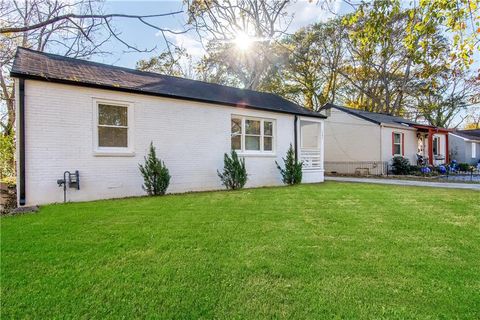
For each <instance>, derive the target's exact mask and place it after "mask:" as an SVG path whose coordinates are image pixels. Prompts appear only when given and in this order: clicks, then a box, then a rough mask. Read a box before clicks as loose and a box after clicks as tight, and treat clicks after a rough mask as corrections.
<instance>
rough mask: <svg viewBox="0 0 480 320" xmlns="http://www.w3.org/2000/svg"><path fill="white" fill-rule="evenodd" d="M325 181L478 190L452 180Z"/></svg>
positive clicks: (479, 188)
mask: <svg viewBox="0 0 480 320" xmlns="http://www.w3.org/2000/svg"><path fill="white" fill-rule="evenodd" d="M325 180H327V181H343V182H362V183H379V184H391V185H400V186H418V187H435V188H450V189H470V190H478V191H480V184H473V183H452V182H429V181H415V180H397V179H375V178H355V177H328V176H326V177H325Z"/></svg>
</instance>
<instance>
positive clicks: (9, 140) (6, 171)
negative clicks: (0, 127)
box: [0, 133, 15, 178]
mask: <svg viewBox="0 0 480 320" xmlns="http://www.w3.org/2000/svg"><path fill="white" fill-rule="evenodd" d="M14 154H15V141H14V139H13V135H3V134H1V133H0V178H3V177H12V176H14V175H15V158H14Z"/></svg>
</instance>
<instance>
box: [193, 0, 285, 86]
mask: <svg viewBox="0 0 480 320" xmlns="http://www.w3.org/2000/svg"><path fill="white" fill-rule="evenodd" d="M185 2H186V4H187V8H188V14H189V21H188V22H189V24H190V25H192V26H193V27H194V28H195V29H196V30H197V32H198V34H199V35H200V37H201V38H202V39H204V41H205V42H207V43H208V45H207V52H208V55H207V56H206V57H205V58H204V59H203V62H202V67H203V69H204V70H206V71H207V72H209V73H210V74H215V73H217V74H216V75H214V76H213V77H214V78H216V79H218V80H221V81H227V83H230V84H236V85H238V86H241V87H244V88H248V89H257V88H258V87H259V86H260V84H261V80H262V78H263V77H265V74H266V73H267V72H268V70H269V68H270V67H271V66H272V65H273V64H274V61H273V60H272V59H271V58H272V56H273V54H274V52H273V50H272V48H273V45H274V43H275V41H276V40H277V39H279V38H281V36H282V35H283V34H284V33H285V31H286V30H287V28H288V25H289V23H290V22H291V18H292V16H291V15H289V14H288V13H287V10H286V9H287V7H288V5H289V4H290V1H289V0H272V1H263V0H227V1H217V0H187V1H185ZM225 72H228V75H226V73H225Z"/></svg>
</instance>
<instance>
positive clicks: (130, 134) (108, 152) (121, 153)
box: [92, 98, 135, 157]
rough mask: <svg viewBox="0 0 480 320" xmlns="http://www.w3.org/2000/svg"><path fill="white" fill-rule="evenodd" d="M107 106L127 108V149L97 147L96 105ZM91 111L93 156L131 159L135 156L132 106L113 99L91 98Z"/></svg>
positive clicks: (130, 103)
mask: <svg viewBox="0 0 480 320" xmlns="http://www.w3.org/2000/svg"><path fill="white" fill-rule="evenodd" d="M99 104H109V105H115V106H122V107H126V108H127V124H128V125H127V127H126V128H127V147H126V148H115V147H108V148H107V147H99V146H98V127H99V125H98V105H99ZM92 110H93V155H94V156H100V157H132V156H135V149H134V133H135V130H134V128H135V114H134V104H133V103H132V102H127V101H119V100H113V99H101V98H92Z"/></svg>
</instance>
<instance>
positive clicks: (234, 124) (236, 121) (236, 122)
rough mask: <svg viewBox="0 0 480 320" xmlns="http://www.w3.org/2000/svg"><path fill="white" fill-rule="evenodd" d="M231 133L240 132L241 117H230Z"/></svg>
mask: <svg viewBox="0 0 480 320" xmlns="http://www.w3.org/2000/svg"><path fill="white" fill-rule="evenodd" d="M232 133H242V119H234V118H232Z"/></svg>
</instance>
